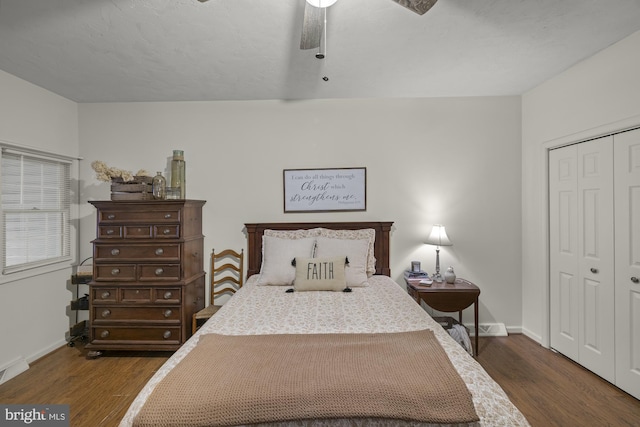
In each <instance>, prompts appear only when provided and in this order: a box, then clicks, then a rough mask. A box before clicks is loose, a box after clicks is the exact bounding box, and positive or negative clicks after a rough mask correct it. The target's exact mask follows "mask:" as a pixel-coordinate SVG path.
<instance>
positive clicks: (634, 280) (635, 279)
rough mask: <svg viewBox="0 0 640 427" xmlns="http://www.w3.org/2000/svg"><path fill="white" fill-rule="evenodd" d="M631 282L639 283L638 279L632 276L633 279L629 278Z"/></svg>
mask: <svg viewBox="0 0 640 427" xmlns="http://www.w3.org/2000/svg"><path fill="white" fill-rule="evenodd" d="M631 281H632V282H633V283H638V282H640V279H638V278H637V277H635V276H634V277H632V278H631Z"/></svg>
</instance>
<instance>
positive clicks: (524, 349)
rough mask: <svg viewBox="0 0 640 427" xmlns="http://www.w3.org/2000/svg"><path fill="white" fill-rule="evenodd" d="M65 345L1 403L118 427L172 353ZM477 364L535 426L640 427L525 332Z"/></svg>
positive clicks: (625, 406) (631, 410) (636, 406)
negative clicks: (59, 408)
mask: <svg viewBox="0 0 640 427" xmlns="http://www.w3.org/2000/svg"><path fill="white" fill-rule="evenodd" d="M85 354H86V352H85V350H84V349H83V348H82V346H81V345H78V346H77V347H62V348H60V349H58V350H56V351H54V352H52V353H50V354H49V355H47V356H45V357H43V358H42V359H40V360H38V361H36V362H34V363H33V364H32V365H31V367H30V369H29V370H28V371H26V372H24V373H23V374H21V375H19V376H18V377H16V378H14V379H12V380H10V381H7V382H6V383H4V384H2V385H0V403H3V404H10V403H18V404H26V403H28V404H69V405H70V410H71V426H73V427H85V426H87V427H111V426H117V425H118V422H119V420H120V419H121V418H122V417H123V416H124V413H125V412H126V410H127V408H128V407H129V405H130V403H131V402H132V401H133V399H134V398H135V396H136V395H137V393H138V392H139V390H140V389H141V388H142V386H143V385H144V384H145V383H146V382H147V380H148V379H149V378H150V377H151V375H153V373H154V372H155V371H156V370H157V369H158V368H159V367H160V365H162V363H164V361H165V360H166V359H167V357H168V356H169V355H170V353H156V352H150V353H129V352H107V353H106V354H105V355H104V356H102V357H100V358H98V359H95V360H91V359H86V358H85ZM478 361H479V362H480V363H481V364H482V366H483V367H484V368H485V369H486V370H487V372H489V374H490V375H491V376H492V377H493V378H494V379H495V380H496V381H497V382H498V383H499V384H500V385H501V386H502V388H503V389H504V390H505V391H506V393H507V394H508V396H509V398H510V399H511V400H512V402H513V403H514V404H515V405H516V406H517V407H518V408H519V409H520V410H521V411H522V413H524V415H525V416H526V417H527V419H528V420H529V422H530V423H531V425H532V426H534V427H537V426H544V427H547V426H563V427H572V426H637V425H639V420H640V401H638V400H637V399H634V398H633V397H631V396H630V395H628V394H626V393H624V392H622V391H620V390H619V389H617V388H616V387H614V386H612V385H611V384H609V383H607V382H606V381H604V380H602V379H600V378H599V377H597V376H595V375H593V374H592V373H590V372H589V371H587V370H585V369H584V368H582V367H580V366H579V365H577V364H575V363H573V362H572V361H570V360H568V359H566V358H565V357H563V356H561V355H559V354H556V353H553V352H552V351H550V350H547V349H544V348H542V347H541V346H539V345H538V344H537V343H535V342H534V341H532V340H530V339H529V338H527V337H525V336H523V335H510V336H509V337H493V338H480V354H479V356H478Z"/></svg>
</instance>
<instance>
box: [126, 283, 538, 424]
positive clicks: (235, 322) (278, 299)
mask: <svg viewBox="0 0 640 427" xmlns="http://www.w3.org/2000/svg"><path fill="white" fill-rule="evenodd" d="M256 280H257V277H256V276H252V277H251V278H249V280H247V283H246V284H245V286H244V287H243V288H241V289H240V290H239V291H238V292H237V293H236V294H235V295H234V296H233V297H232V298H231V299H230V300H229V301H228V302H227V303H226V304H225V305H224V306H223V307H222V308H221V309H220V311H218V313H217V314H216V315H215V316H213V317H212V318H211V319H210V320H209V321H207V323H205V324H204V325H203V326H202V328H200V330H199V331H198V332H197V333H196V334H195V335H194V336H193V337H192V338H191V339H190V340H188V341H187V342H186V343H185V344H184V345H183V346H182V347H181V348H180V349H179V350H178V351H177V352H176V353H175V354H174V355H173V356H172V357H170V358H169V359H168V360H167V362H166V363H165V364H164V365H163V366H162V367H161V368H160V369H159V370H158V372H156V374H155V375H154V376H153V377H152V378H151V379H150V380H149V382H148V383H147V384H146V385H145V387H144V388H143V390H142V391H141V392H140V394H139V395H138V396H137V397H136V399H135V400H134V401H133V403H132V404H131V407H130V408H129V410H128V412H127V414H126V415H125V417H124V418H123V420H122V422H121V424H120V426H121V427H129V426H131V425H132V423H133V420H134V418H135V416H136V414H137V413H138V412H139V411H140V409H141V408H142V406H143V405H144V403H145V401H146V399H147V398H148V397H149V395H150V394H151V393H152V391H153V389H154V388H155V386H156V385H157V384H158V383H159V382H160V381H161V380H162V379H163V378H164V377H165V376H166V375H167V373H168V372H169V371H170V370H171V369H173V368H174V367H175V366H176V365H177V364H178V363H179V362H180V361H181V360H182V359H183V358H184V357H185V355H186V354H188V353H189V352H190V351H191V350H192V349H193V348H194V347H195V346H196V345H197V344H198V341H199V339H200V337H201V336H202V335H204V334H211V333H217V334H222V335H273V334H327V333H392V332H406V331H419V330H423V329H430V330H432V331H433V332H434V334H435V336H436V338H437V339H438V341H439V342H440V344H441V345H442V347H443V349H444V351H445V353H446V354H447V356H448V357H449V358H450V360H451V361H452V363H453V365H454V367H455V369H456V370H457V372H458V373H459V374H460V377H461V378H462V380H463V381H464V382H465V384H466V386H467V388H468V389H469V391H470V392H471V395H472V399H473V404H474V405H475V410H476V413H477V415H478V417H479V418H480V422H479V423H472V424H465V425H481V426H509V427H515V426H528V425H529V424H528V422H527V421H526V419H525V418H524V416H523V415H522V414H521V413H520V411H519V410H518V409H517V408H516V407H515V406H514V405H513V404H512V403H511V401H510V400H509V399H508V397H507V396H506V394H505V393H504V391H503V390H502V389H501V388H500V386H499V385H498V384H497V383H496V382H495V381H493V380H492V379H491V377H490V376H489V375H488V374H487V372H486V371H485V370H484V369H483V368H482V367H481V366H480V365H479V364H478V362H476V360H475V359H473V358H472V357H471V356H470V355H469V354H468V353H467V352H466V351H465V349H464V348H462V347H461V346H460V345H459V344H458V343H457V342H456V341H454V340H453V339H452V338H451V337H450V336H449V334H448V333H447V332H446V331H445V330H444V329H443V328H442V327H441V326H440V325H439V324H438V323H436V322H435V321H434V320H433V319H432V318H431V317H430V316H429V314H428V313H426V312H425V311H424V310H423V309H422V308H421V307H420V306H419V305H418V304H416V303H415V301H414V300H413V299H412V298H411V297H410V296H409V295H408V294H407V293H406V291H405V290H404V289H403V288H402V287H401V286H399V285H398V284H397V283H395V282H394V281H393V280H391V279H390V278H389V277H387V276H373V277H371V278H370V280H369V286H366V287H354V288H352V292H351V293H343V292H294V293H286V292H285V290H286V289H287V288H286V287H283V286H258V285H256ZM203 369H204V367H203ZM420 369H426V368H416V374H417V375H419V373H420ZM352 421H353V420H347V419H345V420H322V419H318V420H303V421H299V422H289V423H280V424H278V425H279V426H291V427H292V426H302V425H306V426H311V425H313V426H324V425H332V426H336V425H338V426H340V425H344V426H347V425H353V423H352ZM358 425H366V426H383V425H384V426H389V425H398V426H401V425H403V426H406V425H416V426H417V425H422V426H425V424H416V423H407V422H402V421H398V422H389V420H380V419H366V420H359V422H358Z"/></svg>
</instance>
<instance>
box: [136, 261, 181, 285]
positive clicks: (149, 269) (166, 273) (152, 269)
mask: <svg viewBox="0 0 640 427" xmlns="http://www.w3.org/2000/svg"><path fill="white" fill-rule="evenodd" d="M138 267H139V270H140V275H139V277H138V280H139V281H141V282H145V281H146V282H158V281H169V282H175V281H177V280H180V264H144V265H139V266H138Z"/></svg>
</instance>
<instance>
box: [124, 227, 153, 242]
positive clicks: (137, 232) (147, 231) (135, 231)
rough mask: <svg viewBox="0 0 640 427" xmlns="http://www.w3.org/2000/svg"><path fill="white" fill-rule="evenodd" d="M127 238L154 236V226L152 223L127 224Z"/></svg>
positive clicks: (125, 229)
mask: <svg viewBox="0 0 640 427" xmlns="http://www.w3.org/2000/svg"><path fill="white" fill-rule="evenodd" d="M123 228H124V238H125V239H150V238H152V237H153V227H152V226H151V225H125V226H124V227H123Z"/></svg>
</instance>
